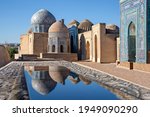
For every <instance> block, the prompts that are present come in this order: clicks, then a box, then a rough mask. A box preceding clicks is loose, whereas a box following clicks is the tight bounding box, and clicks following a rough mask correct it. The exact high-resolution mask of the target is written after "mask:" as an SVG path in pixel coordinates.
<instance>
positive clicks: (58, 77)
mask: <svg viewBox="0 0 150 117" xmlns="http://www.w3.org/2000/svg"><path fill="white" fill-rule="evenodd" d="M25 69H26V70H27V71H28V73H29V74H30V76H31V78H32V80H31V84H32V87H33V89H34V90H35V91H37V92H38V93H40V94H42V95H47V94H49V93H50V92H51V91H53V90H54V89H55V87H56V85H57V83H61V84H63V85H65V80H66V79H67V78H68V79H69V80H70V81H71V82H72V83H73V84H77V83H79V82H80V81H82V82H83V83H84V84H86V85H89V84H90V83H91V81H89V80H87V79H86V78H84V77H83V76H82V75H78V74H76V73H75V72H72V71H70V70H69V69H68V68H66V67H63V66H27V67H26V68H25Z"/></svg>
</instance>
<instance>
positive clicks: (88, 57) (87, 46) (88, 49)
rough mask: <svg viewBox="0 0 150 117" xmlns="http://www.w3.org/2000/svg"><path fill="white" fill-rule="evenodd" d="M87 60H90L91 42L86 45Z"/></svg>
mask: <svg viewBox="0 0 150 117" xmlns="http://www.w3.org/2000/svg"><path fill="white" fill-rule="evenodd" d="M86 59H90V43H89V41H88V42H87V44H86Z"/></svg>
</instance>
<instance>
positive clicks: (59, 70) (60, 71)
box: [49, 66, 70, 84]
mask: <svg viewBox="0 0 150 117" xmlns="http://www.w3.org/2000/svg"><path fill="white" fill-rule="evenodd" d="M69 72H70V70H69V69H67V68H66V67H63V66H49V75H50V77H51V78H52V79H53V80H54V81H56V82H58V83H62V84H64V82H65V79H66V78H67V76H68V75H69Z"/></svg>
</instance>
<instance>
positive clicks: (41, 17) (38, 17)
mask: <svg viewBox="0 0 150 117" xmlns="http://www.w3.org/2000/svg"><path fill="white" fill-rule="evenodd" d="M55 21H56V19H55V17H54V16H53V15H52V14H51V13H50V12H49V11H48V10H46V9H41V10H39V11H38V12H36V13H35V14H34V15H33V16H32V18H31V24H32V25H33V24H48V25H51V24H52V23H54V22H55Z"/></svg>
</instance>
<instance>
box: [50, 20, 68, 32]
mask: <svg viewBox="0 0 150 117" xmlns="http://www.w3.org/2000/svg"><path fill="white" fill-rule="evenodd" d="M49 32H59V33H69V31H68V28H67V27H66V25H65V24H64V20H61V21H56V22H55V23H53V24H52V25H51V26H50V28H49Z"/></svg>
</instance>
